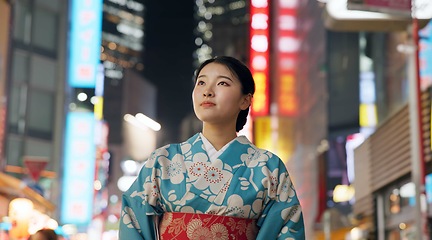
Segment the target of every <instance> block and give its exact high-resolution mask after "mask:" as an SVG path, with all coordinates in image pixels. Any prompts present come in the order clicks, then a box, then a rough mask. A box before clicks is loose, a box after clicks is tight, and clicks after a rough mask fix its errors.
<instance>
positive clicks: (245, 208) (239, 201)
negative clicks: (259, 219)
mask: <svg viewBox="0 0 432 240" xmlns="http://www.w3.org/2000/svg"><path fill="white" fill-rule="evenodd" d="M227 205H228V206H229V207H228V208H227V213H226V215H227V216H233V217H241V218H248V217H249V215H250V212H251V206H250V205H244V204H243V198H242V197H241V196H239V195H237V194H233V195H231V196H230V197H229V198H228V204H227Z"/></svg>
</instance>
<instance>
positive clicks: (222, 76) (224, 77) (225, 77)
mask: <svg viewBox="0 0 432 240" xmlns="http://www.w3.org/2000/svg"><path fill="white" fill-rule="evenodd" d="M202 77H207V75H199V76H198V77H197V79H200V78H202ZM217 78H223V79H227V80H230V81H231V82H234V81H233V80H232V79H231V78H230V77H227V76H224V75H219V76H218V77H217Z"/></svg>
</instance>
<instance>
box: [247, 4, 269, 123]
mask: <svg viewBox="0 0 432 240" xmlns="http://www.w3.org/2000/svg"><path fill="white" fill-rule="evenodd" d="M269 9H270V8H269V3H268V0H256V1H251V7H250V18H251V21H250V49H249V51H250V68H251V72H252V76H253V78H254V80H255V94H254V97H253V100H252V109H251V115H252V116H254V117H256V116H267V115H268V114H269V105H270V97H269V94H270V91H269V89H270V88H269V81H270V80H269V62H270V57H269V52H270V46H269V36H270V26H269V23H270V21H269V11H270V10H269Z"/></svg>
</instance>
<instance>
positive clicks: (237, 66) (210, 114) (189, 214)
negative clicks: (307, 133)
mask: <svg viewBox="0 0 432 240" xmlns="http://www.w3.org/2000/svg"><path fill="white" fill-rule="evenodd" d="M195 81H196V83H195V87H194V90H193V93H192V100H193V107H194V111H195V114H196V115H197V117H198V119H200V120H201V121H202V122H203V128H202V132H201V133H198V134H196V135H194V136H193V137H191V138H190V139H189V140H187V141H186V142H183V143H179V144H170V145H167V146H164V147H161V148H159V149H157V150H156V151H154V152H153V153H152V155H151V156H150V157H149V159H148V160H147V162H146V163H145V165H144V167H143V168H142V169H141V172H140V174H139V176H138V177H137V179H136V180H135V182H134V183H133V184H132V186H131V187H130V189H129V190H128V191H126V192H125V193H124V194H123V209H122V219H121V223H120V239H122V240H125V239H305V235H304V225H303V215H302V212H301V207H300V203H299V201H298V199H297V196H296V193H295V190H294V186H293V184H292V182H291V180H290V177H289V175H288V172H287V170H286V168H285V165H284V163H283V162H282V161H281V160H280V159H279V158H278V157H277V156H276V155H274V154H272V153H271V152H269V151H266V150H263V149H259V148H257V147H256V146H255V145H253V144H252V143H251V142H250V141H249V140H248V139H247V138H246V137H245V136H237V132H238V131H240V130H241V129H242V128H243V126H244V124H245V123H246V117H247V115H248V112H249V107H250V104H251V101H252V96H253V94H254V92H255V84H254V80H253V78H252V75H251V72H250V71H249V69H248V68H247V67H246V66H245V65H244V64H243V63H241V62H240V61H238V60H236V59H234V58H232V57H226V56H222V57H215V58H212V59H209V60H207V61H205V62H204V63H203V64H202V65H201V66H200V67H199V68H198V70H197V71H196V76H195Z"/></svg>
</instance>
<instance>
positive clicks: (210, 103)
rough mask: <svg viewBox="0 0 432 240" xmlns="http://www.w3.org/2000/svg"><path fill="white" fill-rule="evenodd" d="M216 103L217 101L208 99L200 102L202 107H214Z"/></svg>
mask: <svg viewBox="0 0 432 240" xmlns="http://www.w3.org/2000/svg"><path fill="white" fill-rule="evenodd" d="M215 105H216V104H215V103H213V102H207V101H205V102H202V103H201V104H200V106H202V107H213V106H215Z"/></svg>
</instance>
